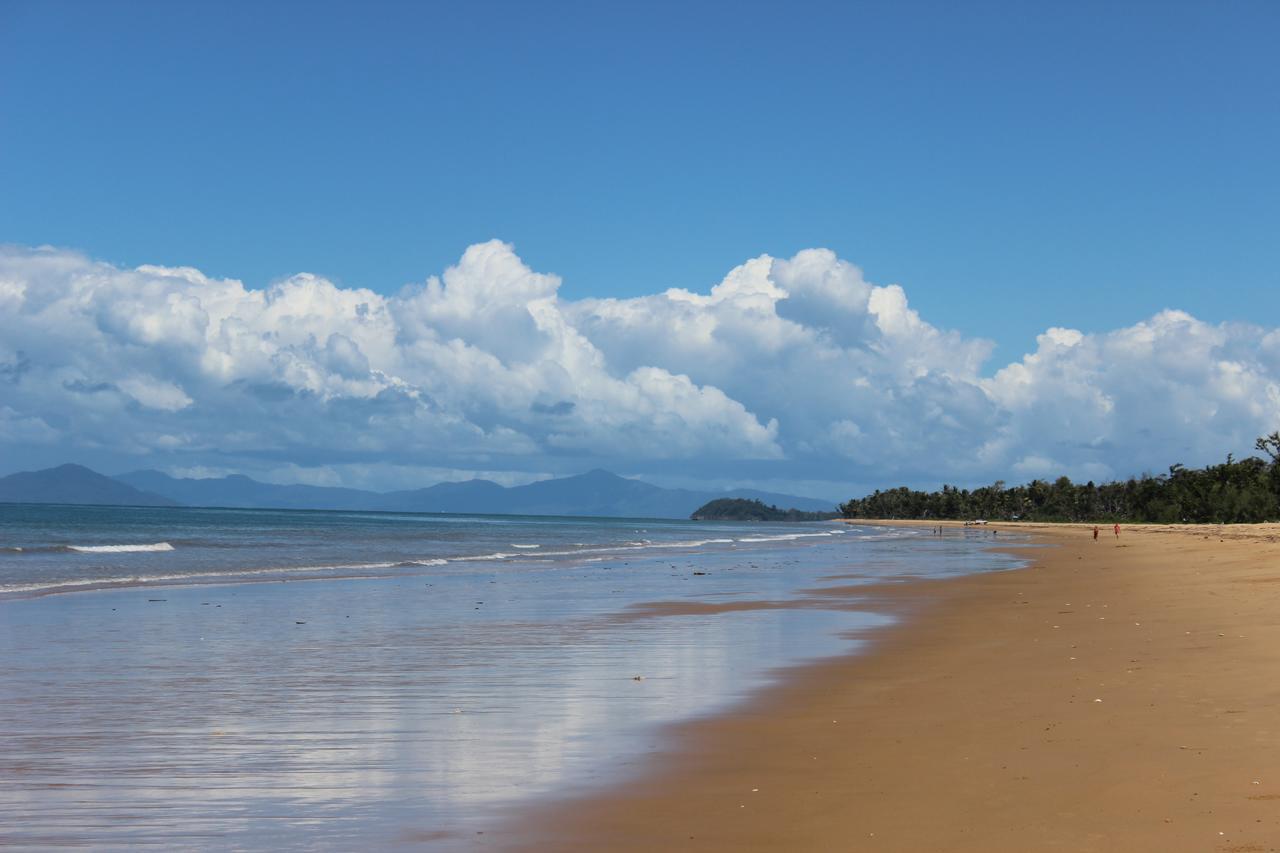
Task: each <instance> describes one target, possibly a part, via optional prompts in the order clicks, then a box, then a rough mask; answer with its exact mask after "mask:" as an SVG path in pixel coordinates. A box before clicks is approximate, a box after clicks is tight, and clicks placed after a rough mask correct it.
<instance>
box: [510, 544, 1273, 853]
mask: <svg viewBox="0 0 1280 853" xmlns="http://www.w3.org/2000/svg"><path fill="white" fill-rule="evenodd" d="M897 523H900V522H897ZM922 526H926V527H929V526H931V525H929V524H927V523H926V524H924V525H922ZM1010 527H1012V526H1011V525H1003V524H1002V525H999V528H1000V529H1009V528H1010ZM1017 527H1018V529H1019V530H1020V531H1023V532H1028V533H1032V534H1034V535H1035V536H1036V537H1037V540H1038V541H1040V542H1043V543H1046V544H1047V545H1049V546H1051V547H1046V548H1045V549H1044V550H1043V551H1041V552H1038V553H1037V554H1036V558H1035V561H1034V563H1033V565H1031V566H1030V567H1028V568H1025V569H1019V570H1015V571H1009V572H1002V573H997V574H988V575H977V576H969V577H963V578H958V579H952V580H934V581H920V582H916V583H910V584H899V585H887V586H884V587H880V588H876V589H873V590H870V591H869V590H868V588H867V587H865V586H864V587H858V588H857V589H856V594H857V595H858V596H863V597H865V596H868V595H872V596H874V597H876V598H878V599H880V601H881V602H882V603H883V604H884V605H886V606H889V607H891V608H892V609H894V610H896V611H897V612H899V613H901V614H902V615H903V616H904V617H905V618H904V619H903V621H902V622H901V623H900V624H899V625H898V626H896V627H893V628H890V629H887V630H881V631H879V632H878V633H876V634H875V635H874V638H875V642H874V646H873V648H872V649H871V650H870V651H869V652H868V651H864V653H863V654H860V655H857V656H851V657H847V658H840V659H836V660H833V661H825V662H821V663H817V664H813V665H809V666H805V667H801V668H798V669H796V670H794V671H793V672H792V673H791V674H790V677H788V678H787V679H785V680H784V682H783V683H782V684H781V685H780V686H777V687H774V688H772V689H769V690H767V691H766V692H764V693H762V694H761V695H760V696H759V697H757V699H756V700H754V701H752V702H750V703H748V704H747V705H745V706H742V707H740V708H739V709H738V710H737V711H736V712H734V713H732V714H729V715H726V716H717V717H714V718H710V719H704V720H699V721H695V722H692V723H686V724H683V725H681V726H679V727H677V729H676V730H675V731H674V733H673V736H672V737H671V738H668V739H667V740H666V741H665V745H664V746H663V747H661V749H660V750H659V751H658V752H656V753H655V754H654V755H653V756H652V758H651V760H650V761H649V762H647V763H646V764H645V765H644V770H643V772H641V773H640V774H639V775H638V776H636V777H635V778H633V779H632V780H631V781H629V782H626V783H624V784H623V785H620V786H618V787H614V788H607V789H604V790H602V791H600V792H599V793H597V794H594V795H592V796H589V797H587V798H579V799H574V800H572V801H569V802H560V803H554V804H550V805H549V806H547V807H545V808H543V809H541V810H538V811H536V812H535V813H533V814H532V815H530V816H526V817H525V818H523V819H522V820H520V821H519V822H518V823H516V824H514V825H513V826H510V827H507V828H506V829H505V830H503V831H500V832H495V833H491V834H490V836H489V838H488V839H487V842H488V843H489V844H493V845H494V846H498V847H510V848H513V849H520V850H654V849H668V850H726V851H729V850H734V851H739V850H821V851H827V850H868V851H872V850H882V851H944V850H951V851H1039V850H1044V851H1055V850H1063V851H1181V850H1188V851H1207V850H1213V851H1239V853H1243V852H1244V851H1268V850H1276V849H1280V525H1250V526H1234V527H1229V528H1217V527H1212V528H1210V527H1181V526H1148V527H1125V528H1123V529H1122V533H1121V536H1120V537H1119V538H1118V539H1117V538H1116V537H1115V536H1113V535H1112V533H1111V531H1110V530H1109V529H1104V530H1103V533H1102V536H1101V537H1100V539H1099V540H1098V541H1097V542H1094V541H1092V538H1091V528H1090V527H1085V526H1065V525H1064V526H1057V525H1030V524H1024V525H1017ZM947 535H963V534H962V533H961V532H960V531H958V530H956V529H955V527H954V526H949V529H948V531H947ZM996 542H998V540H996ZM993 544H994V543H993ZM1026 553H1027V552H1026V551H1023V552H1022V555H1023V556H1025V555H1026ZM852 592H853V591H852V590H851V591H850V593H852ZM824 594H840V593H839V592H834V593H833V592H831V591H826V592H824ZM486 846H488V845H487V844H486Z"/></svg>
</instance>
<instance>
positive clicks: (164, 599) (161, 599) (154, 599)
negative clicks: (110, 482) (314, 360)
mask: <svg viewBox="0 0 1280 853" xmlns="http://www.w3.org/2000/svg"><path fill="white" fill-rule="evenodd" d="M168 600H169V599H167V598H148V599H147V601H168ZM1218 636H1219V637H1221V636H1222V635H1221V634H1219V635H1218Z"/></svg>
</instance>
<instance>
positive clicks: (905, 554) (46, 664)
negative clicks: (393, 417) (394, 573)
mask: <svg viewBox="0 0 1280 853" xmlns="http://www.w3.org/2000/svg"><path fill="white" fill-rule="evenodd" d="M850 539H852V537H850ZM913 543H914V544H913ZM864 560H865V561H866V562H867V563H872V562H874V563H875V564H876V566H877V569H876V571H875V573H874V574H872V575H869V576H868V577H867V579H868V580H881V579H884V578H885V577H891V576H893V575H894V574H895V573H897V574H905V573H908V572H910V573H913V574H918V573H921V572H926V573H928V572H937V573H950V572H963V571H974V570H982V569H989V568H1001V567H1007V566H1009V565H1012V564H1013V559H1012V558H1010V557H1008V556H1005V555H998V554H987V553H984V552H982V551H981V550H980V549H979V548H977V547H970V546H967V545H965V544H964V543H952V544H951V545H949V546H947V547H943V546H940V545H939V544H938V543H936V542H932V541H928V540H922V541H919V542H915V540H902V541H897V542H861V543H858V544H856V545H855V544H854V543H853V542H849V543H841V544H837V543H823V544H821V545H809V544H807V543H805V544H803V545H796V544H794V543H779V545H778V546H777V547H776V548H773V549H771V550H768V551H767V552H754V553H753V554H752V555H751V557H750V559H749V560H746V559H744V557H743V555H741V554H721V555H700V556H699V557H698V558H697V564H696V566H695V565H694V564H693V563H691V562H689V560H687V559H678V560H676V561H675V562H673V561H672V558H671V557H670V556H669V555H668V556H667V557H665V558H663V559H650V560H645V561H641V560H633V561H631V562H630V563H629V564H627V565H625V566H623V565H618V564H615V565H613V566H597V565H592V566H587V565H582V564H577V565H559V566H556V567H553V568H537V569H536V570H534V569H529V570H521V569H520V568H519V567H510V566H507V567H503V568H502V569H500V570H498V569H495V570H487V569H484V568H483V567H480V568H478V569H477V571H476V572H475V573H473V574H456V573H455V574H451V575H448V576H442V577H438V578H433V577H429V576H428V577H426V578H413V579H385V580H368V581H318V582H308V583H281V584H255V585H242V586H226V587H212V588H211V587H175V588H170V589H166V590H164V592H163V595H156V594H155V590H146V591H143V590H138V589H133V590H128V589H126V590H111V591H102V592H95V593H90V594H84V595H69V596H59V597H54V598H48V599H40V600H33V601H17V602H8V603H5V604H3V605H0V607H3V619H0V648H2V649H3V650H4V655H3V661H2V662H0V676H2V680H0V701H2V702H3V709H4V713H3V723H2V724H0V725H2V726H3V730H4V737H5V740H6V749H5V750H4V751H3V754H2V755H0V827H3V828H0V843H4V844H14V845H31V846H38V845H52V846H73V845H90V846H95V847H104V846H105V847H111V846H116V847H140V846H147V845H154V846H159V847H164V848H170V849H171V848H175V847H179V848H180V847H184V846H187V847H202V846H249V847H254V848H260V847H273V848H275V847H307V848H330V849H337V848H349V847H351V846H353V845H355V844H357V843H359V844H369V843H374V844H378V843H392V842H396V841H408V842H414V843H421V842H425V841H430V842H432V843H433V844H436V845H439V846H442V847H450V846H456V845H458V844H459V843H461V841H462V840H463V839H474V836H475V833H477V832H483V831H484V828H485V826H487V825H489V824H490V823H492V822H494V821H497V820H498V819H499V818H500V817H501V816H502V815H503V814H504V813H505V812H504V810H506V809H509V808H510V807H511V806H512V805H513V804H519V803H526V802H528V801H529V800H530V799H531V798H534V797H537V796H540V795H545V794H550V793H557V794H560V793H564V792H565V791H566V790H572V789H573V788H575V787H580V786H589V785H592V784H595V783H598V782H603V781H606V780H613V779H615V778H616V777H617V774H619V773H625V772H626V771H627V769H628V767H630V766H634V764H635V763H637V762H638V761H639V760H640V759H642V757H643V756H644V754H645V753H646V752H647V751H648V750H649V749H650V748H651V747H652V746H653V745H654V743H655V742H656V741H655V738H656V737H657V736H658V732H659V728H660V726H661V725H662V724H665V723H670V722H673V721H676V720H681V719H687V718H689V717H691V716H696V715H701V714H708V713H712V712H715V711H716V710H718V709H722V708H724V707H725V706H726V705H727V704H728V703H731V702H733V701H735V700H740V699H741V698H742V697H743V696H745V695H746V694H748V693H749V692H750V691H752V690H753V689H757V688H758V687H760V686H761V685H762V684H764V683H765V682H766V681H767V679H768V678H769V677H770V674H771V673H772V672H773V671H775V670H776V669H777V668H779V667H783V666H785V665H788V664H791V663H795V662H797V661H800V660H804V659H811V658H814V657H820V656H827V655H833V654H838V653H843V652H846V651H848V650H850V649H851V648H852V646H851V641H850V640H849V639H847V638H846V637H845V636H843V635H845V634H846V633H847V632H849V631H854V630H862V629H866V628H870V627H874V626H876V625H879V624H883V623H885V622H886V621H887V620H888V617H887V616H885V615H882V614H872V613H866V612H860V611H859V610H857V606H856V603H854V604H851V602H850V600H849V599H848V598H847V597H844V596H832V595H827V594H823V592H822V589H821V587H822V582H821V580H820V579H821V578H822V577H823V576H826V575H831V574H832V570H833V567H836V568H838V569H839V570H840V571H841V573H842V576H844V577H847V576H848V575H851V574H852V575H857V572H858V567H859V565H860V563H862V562H863V561H864ZM695 569H696V570H697V571H699V572H705V573H706V574H703V575H697V576H694V575H693V574H692V572H693V570H695ZM695 582H696V585H693V584H694V583H695ZM840 583H841V585H842V586H848V585H849V584H850V581H849V580H847V579H842V580H841V581H840ZM854 586H855V588H856V584H854ZM748 596H755V597H758V598H761V599H767V600H764V601H752V600H750V598H749V597H748ZM152 598H162V599H164V600H162V601H151V600H149V599H152ZM651 602H658V603H656V604H654V603H651Z"/></svg>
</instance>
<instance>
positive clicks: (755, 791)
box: [751, 788, 760, 794]
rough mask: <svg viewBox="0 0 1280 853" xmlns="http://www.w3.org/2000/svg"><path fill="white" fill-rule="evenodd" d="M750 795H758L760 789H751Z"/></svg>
mask: <svg viewBox="0 0 1280 853" xmlns="http://www.w3.org/2000/svg"><path fill="white" fill-rule="evenodd" d="M751 793H753V794H758V793H760V789H759V788H752V789H751Z"/></svg>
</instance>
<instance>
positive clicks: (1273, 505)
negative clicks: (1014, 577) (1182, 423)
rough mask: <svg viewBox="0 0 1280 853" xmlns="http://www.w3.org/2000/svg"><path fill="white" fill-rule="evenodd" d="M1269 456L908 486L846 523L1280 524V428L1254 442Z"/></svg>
mask: <svg viewBox="0 0 1280 853" xmlns="http://www.w3.org/2000/svg"><path fill="white" fill-rule="evenodd" d="M1254 447H1255V449H1257V450H1260V451H1262V452H1263V453H1264V454H1266V456H1267V457H1268V458H1266V459H1263V458H1260V457H1257V456H1250V457H1248V458H1247V459H1238V460H1237V459H1234V458H1232V456H1231V455H1230V454H1228V455H1227V460H1226V461H1225V462H1223V463H1221V464H1219V465H1206V466H1205V467H1204V468H1186V467H1184V466H1182V465H1173V466H1171V467H1170V468H1169V473H1167V474H1160V475H1157V476H1151V475H1150V474H1144V475H1143V476H1141V477H1136V478H1134V477H1131V478H1129V479H1128V480H1125V481H1123V482H1120V481H1117V482H1111V483H1102V484H1095V483H1094V482H1093V481H1092V480H1091V481H1089V482H1087V483H1073V482H1071V480H1070V479H1069V478H1067V477H1059V478H1058V479H1057V480H1054V481H1053V482H1052V483H1051V482H1048V481H1047V480H1032V481H1031V482H1030V483H1027V484H1026V485H1022V486H1013V487H1011V488H1007V487H1006V486H1005V484H1004V482H1003V481H997V482H995V483H993V484H992V485H990V486H983V487H981V488H978V489H973V490H972V491H971V490H969V489H960V488H956V487H955V486H943V487H942V490H941V491H937V492H922V491H916V490H913V489H908V488H907V487H905V486H902V487H900V488H897V489H889V490H888V491H880V490H876V492H875V494H871V495H867V496H865V497H862V498H854V499H852V500H850V501H848V502H847V503H843V504H841V505H840V512H841V514H842V515H843V516H844V517H845V518H902V519H908V518H911V519H930V518H936V519H973V518H986V519H1000V520H1018V519H1021V520H1023V521H1078V522H1080V521H1084V522H1087V521H1108V522H1113V521H1128V522H1159V523H1175V522H1189V523H1215V524H1242V523H1249V522H1260V521H1276V520H1280V431H1276V432H1273V433H1272V434H1271V435H1268V436H1264V437H1262V438H1259V439H1258V441H1257V443H1256V444H1255V445H1254Z"/></svg>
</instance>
